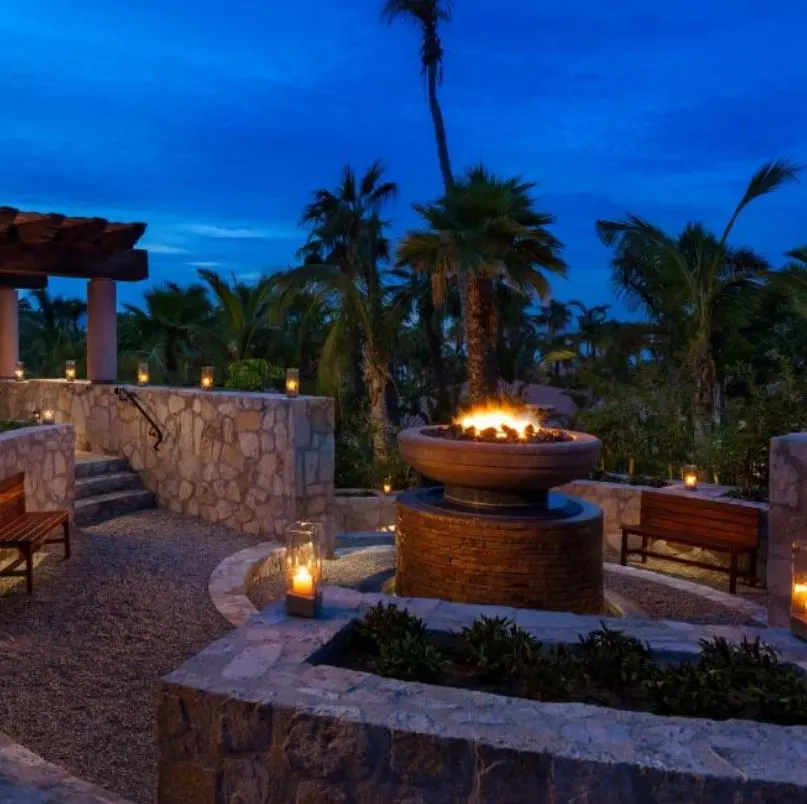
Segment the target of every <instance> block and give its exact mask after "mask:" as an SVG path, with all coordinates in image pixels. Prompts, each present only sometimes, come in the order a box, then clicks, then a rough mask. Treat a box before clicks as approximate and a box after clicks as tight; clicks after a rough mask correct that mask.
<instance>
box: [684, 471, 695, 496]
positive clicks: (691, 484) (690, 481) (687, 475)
mask: <svg viewBox="0 0 807 804" xmlns="http://www.w3.org/2000/svg"><path fill="white" fill-rule="evenodd" d="M684 488H687V489H689V490H690V491H695V489H697V488H698V470H697V469H695V467H694V466H687V467H686V469H684Z"/></svg>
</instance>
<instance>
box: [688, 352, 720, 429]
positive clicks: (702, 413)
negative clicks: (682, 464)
mask: <svg viewBox="0 0 807 804" xmlns="http://www.w3.org/2000/svg"><path fill="white" fill-rule="evenodd" d="M692 372H693V376H692V381H693V385H694V389H695V395H694V399H693V403H694V413H695V441H696V443H697V444H699V445H705V443H706V442H707V441H708V440H709V436H710V434H711V426H712V422H713V420H714V415H715V388H716V385H717V376H716V375H717V369H716V367H715V361H714V357H712V350H711V348H710V346H709V343H708V341H704V342H701V343H699V344H696V346H695V350H694V353H693V355H692Z"/></svg>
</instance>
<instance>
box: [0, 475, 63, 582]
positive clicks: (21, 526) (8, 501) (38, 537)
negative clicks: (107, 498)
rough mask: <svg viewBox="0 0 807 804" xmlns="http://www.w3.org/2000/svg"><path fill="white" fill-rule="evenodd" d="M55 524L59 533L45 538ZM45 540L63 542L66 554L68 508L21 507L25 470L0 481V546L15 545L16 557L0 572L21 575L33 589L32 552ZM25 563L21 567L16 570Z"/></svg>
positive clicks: (23, 497) (11, 546)
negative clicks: (56, 509)
mask: <svg viewBox="0 0 807 804" xmlns="http://www.w3.org/2000/svg"><path fill="white" fill-rule="evenodd" d="M59 526H61V527H62V528H63V536H62V537H60V538H55V539H49V538H48V536H49V535H50V534H51V533H52V532H53V531H54V530H55V529H56V528H58V527H59ZM45 544H64V557H65V558H70V513H69V511H31V512H27V511H26V510H25V473H24V472H20V473H19V474H16V475H12V476H11V477H9V478H7V479H6V480H2V481H0V549H6V548H16V549H17V550H19V551H20V557H19V558H18V559H16V560H15V561H12V562H11V564H9V565H8V566H7V567H4V568H3V569H2V570H0V576H21V575H24V576H25V579H26V583H27V586H28V593H29V594H30V593H31V592H33V591H34V554H35V553H36V552H37V551H38V550H39V549H40V548H41V547H42V546H43V545H45ZM22 563H25V569H24V570H18V569H17V567H19V566H20V564H22Z"/></svg>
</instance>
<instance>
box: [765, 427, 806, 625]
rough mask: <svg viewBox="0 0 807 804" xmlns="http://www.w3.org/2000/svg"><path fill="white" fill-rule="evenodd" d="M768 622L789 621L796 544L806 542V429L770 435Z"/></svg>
mask: <svg viewBox="0 0 807 804" xmlns="http://www.w3.org/2000/svg"><path fill="white" fill-rule="evenodd" d="M770 459H771V469H770V489H769V495H768V496H769V498H770V512H769V515H768V516H769V519H768V578H767V581H768V625H770V626H771V627H774V628H781V627H787V626H788V625H789V624H790V597H791V587H792V584H793V547H794V545H795V544H799V543H800V544H802V546H803V547H804V546H807V433H793V434H791V435H786V436H780V437H779V438H774V439H771V453H770Z"/></svg>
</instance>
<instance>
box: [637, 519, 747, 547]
mask: <svg viewBox="0 0 807 804" xmlns="http://www.w3.org/2000/svg"><path fill="white" fill-rule="evenodd" d="M622 530H623V531H624V532H625V533H632V534H635V535H636V536H647V537H648V538H649V539H658V540H660V541H665V542H677V543H679V544H687V545H690V546H694V547H705V548H708V549H710V550H718V551H720V552H724V553H728V552H732V551H735V550H736V551H739V552H745V551H749V550H756V549H757V540H756V539H754V540H753V541H751V540H750V539H749V540H747V541H746V542H745V543H738V542H735V541H724V540H722V539H704V538H703V537H701V536H688V535H687V534H684V533H680V532H678V533H676V532H675V531H672V530H663V529H661V528H646V527H642V526H641V525H626V526H623V528H622Z"/></svg>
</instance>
